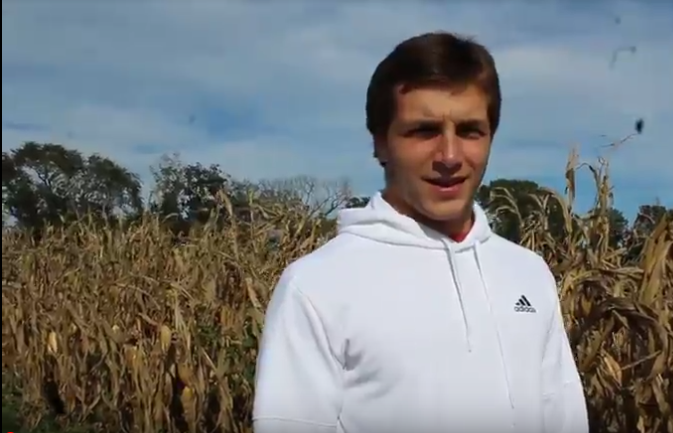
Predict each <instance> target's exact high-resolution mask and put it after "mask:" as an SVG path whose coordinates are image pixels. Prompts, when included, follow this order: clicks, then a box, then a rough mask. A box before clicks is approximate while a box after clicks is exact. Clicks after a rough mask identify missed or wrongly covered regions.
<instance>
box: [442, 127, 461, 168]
mask: <svg viewBox="0 0 673 433" xmlns="http://www.w3.org/2000/svg"><path fill="white" fill-rule="evenodd" d="M438 141H439V143H438V146H439V148H438V155H437V156H438V157H439V160H440V162H442V163H443V164H445V165H446V166H448V167H451V166H454V165H457V164H461V163H462V161H463V149H462V146H461V141H460V137H458V136H457V135H456V133H455V131H453V130H452V129H449V128H446V129H445V130H444V132H443V134H442V136H441V137H440V140H438Z"/></svg>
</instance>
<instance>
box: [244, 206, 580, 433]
mask: <svg viewBox="0 0 673 433" xmlns="http://www.w3.org/2000/svg"><path fill="white" fill-rule="evenodd" d="M474 212H475V216H476V221H475V225H474V227H473V229H472V230H471V232H470V233H469V235H468V236H467V238H466V239H465V240H464V241H462V242H458V243H456V242H453V241H451V240H449V239H448V238H446V237H444V236H442V235H440V234H438V233H436V232H433V231H432V230H430V229H428V228H425V227H423V226H421V225H420V224H418V223H417V222H415V221H414V220H412V219H411V218H408V217H405V216H403V215H401V214H399V213H398V212H397V211H395V210H394V209H393V208H392V207H391V206H390V205H389V204H388V203H387V202H386V201H385V200H383V198H382V197H381V195H380V194H377V195H375V196H374V197H373V198H372V200H371V201H370V203H369V204H368V206H366V207H365V208H361V209H348V210H344V211H342V212H341V213H340V214H339V234H338V235H337V236H336V237H335V238H334V239H332V240H331V241H329V242H328V243H327V244H325V245H324V246H322V247H321V248H319V249H317V250H315V251H314V252H312V253H311V254H308V255H307V256H304V257H303V258H301V259H299V260H297V261H296V262H294V263H292V264H291V265H290V266H289V267H288V268H287V269H286V270H285V272H284V273H283V275H282V277H281V279H280V281H279V282H278V284H277V286H276V288H275V291H274V293H273V295H272V299H271V302H270V304H269V307H268V310H267V313H266V322H265V326H264V332H263V337H262V340H261V342H260V348H259V356H258V360H257V376H256V392H255V402H254V410H253V412H254V413H253V421H254V431H255V432H256V433H281V432H282V433H296V432H298V433H302V432H303V433H314V432H315V433H412V432H419V433H435V432H436V433H440V432H444V433H448V432H456V433H472V432H475V433H477V432H491V431H492V432H496V431H497V432H505V431H509V432H521V433H586V432H588V421H587V411H586V403H585V398H584V393H583V390H582V384H581V381H580V378H579V375H578V372H577V368H576V365H575V362H574V360H573V356H572V353H571V350H570V346H569V343H568V339H567V335H566V332H565V330H564V327H563V322H562V319H561V314H560V308H559V301H558V294H557V290H556V283H555V281H554V277H553V275H552V274H551V272H550V270H549V268H548V266H547V265H546V264H545V262H544V261H543V259H542V258H541V257H539V256H538V255H536V254H535V253H533V252H531V251H530V250H527V249H525V248H523V247H521V246H518V245H516V244H514V243H512V242H509V241H507V240H505V239H503V238H501V237H499V236H497V235H496V234H494V233H493V232H492V231H491V230H490V228H489V224H488V220H487V217H486V215H485V214H484V211H483V210H482V209H481V208H480V207H479V206H478V205H475V206H474Z"/></svg>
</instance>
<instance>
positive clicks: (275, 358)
mask: <svg viewBox="0 0 673 433" xmlns="http://www.w3.org/2000/svg"><path fill="white" fill-rule="evenodd" d="M342 371H343V370H342V367H341V364H340V362H339V361H338V359H337V357H336V356H335V355H334V353H333V351H332V349H331V346H330V342H329V340H328V332H327V331H326V329H325V326H324V323H323V321H322V320H321V318H320V316H319V315H318V313H317V311H316V310H315V308H314V307H313V305H312V304H311V302H310V301H309V300H308V299H307V298H306V296H305V295H304V294H303V293H302V292H301V291H300V290H299V289H298V288H297V287H295V286H294V285H293V284H292V282H291V280H290V278H289V277H288V276H287V272H286V275H283V276H282V277H281V279H280V281H279V282H278V285H277V286H276V288H275V290H274V292H273V295H272V297H271V301H270V303H269V307H268V309H267V312H266V318H265V324H264V330H263V334H262V339H261V342H260V346H259V354H258V358H257V371H256V383H255V399H254V407H253V431H254V432H255V433H286V432H287V433H295V432H297V433H334V432H336V425H337V418H338V416H339V411H340V404H341V384H342V381H341V373H342Z"/></svg>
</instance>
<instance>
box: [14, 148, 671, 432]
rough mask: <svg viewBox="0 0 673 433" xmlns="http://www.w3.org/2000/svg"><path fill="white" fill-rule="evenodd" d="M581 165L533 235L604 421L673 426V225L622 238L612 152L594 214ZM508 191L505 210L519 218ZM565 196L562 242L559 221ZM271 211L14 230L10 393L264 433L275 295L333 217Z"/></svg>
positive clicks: (72, 410)
mask: <svg viewBox="0 0 673 433" xmlns="http://www.w3.org/2000/svg"><path fill="white" fill-rule="evenodd" d="M579 167H580V164H579V163H578V157H577V155H576V154H575V153H573V154H572V155H571V157H570V158H569V162H568V168H567V171H566V182H567V191H566V192H565V193H564V194H559V193H556V192H552V191H550V194H549V195H546V196H544V197H539V198H538V199H537V205H538V206H537V207H538V208H537V210H536V213H535V215H534V217H532V218H531V217H528V218H523V217H522V218H521V221H520V223H521V225H522V228H523V232H524V233H525V236H524V239H523V241H522V242H523V244H524V245H525V246H527V247H529V248H531V249H533V250H535V251H537V252H539V253H540V254H542V255H543V256H544V257H545V258H546V259H547V261H548V263H549V264H550V266H551V267H552V270H553V271H554V274H555V275H556V277H557V280H558V284H559V291H560V296H561V300H562V305H563V309H564V313H565V318H566V324H567V328H568V331H569V335H570V339H571V342H572V345H573V348H574V350H575V354H576V357H577V361H578V364H579V367H580V371H581V374H582V377H583V382H584V386H585V390H586V394H587V398H588V402H589V412H590V423H591V431H592V432H596V433H608V432H619V433H622V432H623V433H627V432H628V433H631V432H642V433H645V432H647V433H673V415H672V412H671V411H672V405H673V403H672V402H673V349H672V347H671V346H672V343H673V330H672V328H673V323H672V322H673V259H672V258H673V252H672V251H673V248H672V245H673V221H671V220H670V218H669V220H666V218H664V220H662V221H660V222H659V224H658V225H657V227H656V229H655V230H654V231H653V232H652V233H650V234H648V235H647V236H645V235H641V234H638V233H633V234H632V235H631V237H630V238H629V239H628V240H627V241H626V242H627V245H625V246H620V247H619V248H617V247H611V246H610V245H609V244H608V242H607V237H608V230H609V221H608V219H607V216H606V214H605V212H604V211H605V209H607V208H608V207H609V206H610V205H611V189H610V182H609V175H608V167H607V164H605V163H603V164H599V165H596V166H590V167H589V170H591V173H593V175H594V179H595V186H596V206H595V208H594V209H593V210H592V211H591V212H589V213H587V214H583V215H577V214H576V213H575V212H574V208H573V203H574V197H575V194H576V186H575V175H576V170H578V169H579ZM498 194H501V196H502V198H504V200H501V201H502V202H503V203H505V204H504V205H503V206H501V208H500V209H497V213H500V212H510V213H514V214H517V213H518V209H517V208H516V205H515V203H514V202H513V200H510V201H509V202H508V200H507V197H508V195H507V192H506V191H500V192H498ZM508 203H509V204H508ZM222 205H223V207H224V208H225V210H226V208H227V200H226V197H224V198H223V204H222ZM251 206H255V203H251ZM559 208H560V210H561V211H562V212H563V215H564V224H565V228H564V230H565V236H563V237H562V238H560V239H559V238H558V237H557V238H553V237H551V235H550V230H549V229H548V222H549V215H550V212H552V210H554V209H556V210H558V209H559ZM261 210H262V211H263V214H264V215H265V218H263V219H262V220H259V221H256V220H253V221H251V222H250V221H247V222H245V223H243V222H238V223H237V222H236V221H235V220H232V221H231V222H230V223H229V224H228V225H227V226H226V228H225V229H222V227H221V226H216V225H214V224H206V225H204V226H200V227H198V228H196V229H195V230H194V232H193V233H191V235H190V236H189V237H187V238H184V239H180V240H179V241H178V242H176V239H175V237H174V236H173V234H172V233H171V232H169V231H168V230H167V229H166V228H165V226H164V225H162V223H161V221H159V220H158V219H157V218H155V217H147V218H145V219H143V220H142V221H139V222H137V223H135V224H133V225H132V226H131V227H130V228H127V229H125V230H119V229H116V228H114V227H108V228H100V227H94V226H93V225H92V224H91V223H90V222H88V221H86V220H85V219H83V220H82V221H80V222H78V223H76V224H73V225H69V226H67V227H60V228H51V229H49V231H48V232H47V235H46V236H45V237H43V239H42V240H41V242H40V243H35V242H34V241H33V240H32V238H31V237H30V236H28V235H27V234H23V233H9V234H3V239H2V280H3V288H2V306H3V308H2V364H3V389H4V386H5V384H9V385H11V386H12V387H13V388H14V389H16V390H17V393H18V394H19V395H20V402H21V405H20V406H21V407H20V412H21V414H22V415H23V416H24V419H25V420H26V422H27V423H30V424H31V425H36V424H37V423H38V422H39V421H40V420H41V419H42V418H43V417H46V416H55V417H56V419H57V420H58V422H59V423H61V424H63V425H80V424H86V425H88V426H91V427H92V429H93V430H94V431H97V430H98V431H106V432H111V431H123V432H134V433H156V432H189V433H195V432H220V433H224V432H239V433H243V432H250V431H251V423H250V418H249V417H250V412H251V405H252V398H253V392H254V390H253V377H254V363H255V359H256V349H257V341H258V338H259V335H260V330H261V328H262V326H263V317H264V316H263V315H264V309H265V305H266V303H267V301H268V299H269V296H270V291H271V290H272V288H273V286H274V284H275V282H276V280H277V278H278V277H279V275H280V273H281V271H282V270H283V269H284V268H285V267H286V266H287V265H288V264H289V263H290V262H291V261H293V260H294V259H296V258H298V257H299V256H301V255H304V254H306V253H308V252H310V251H312V250H313V249H315V248H317V247H318V246H320V245H321V243H323V242H324V239H323V238H322V236H320V234H321V233H324V226H321V224H323V225H324V224H325V223H324V221H325V220H324V219H315V218H314V217H310V216H308V215H307V214H306V213H304V212H300V211H297V210H295V208H291V207H288V206H285V205H283V203H276V204H273V205H270V204H268V203H266V204H264V209H261ZM272 231H273V233H275V234H276V235H277V237H276V242H275V244H274V246H273V248H270V246H269V236H268V234H269V233H271V232H272ZM634 251H636V253H633V252H634ZM383 301H385V300H382V302H383ZM9 385H8V386H9Z"/></svg>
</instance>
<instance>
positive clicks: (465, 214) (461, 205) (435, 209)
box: [422, 198, 472, 224]
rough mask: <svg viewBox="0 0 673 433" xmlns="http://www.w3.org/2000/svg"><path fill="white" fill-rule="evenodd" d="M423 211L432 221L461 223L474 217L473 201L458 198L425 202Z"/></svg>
mask: <svg viewBox="0 0 673 433" xmlns="http://www.w3.org/2000/svg"><path fill="white" fill-rule="evenodd" d="M422 213H423V215H424V216H425V217H426V218H428V219H429V220H432V221H436V222H442V223H452V224H454V223H455V224H460V223H461V222H464V221H466V220H468V219H470V218H471V217H472V202H471V201H470V200H467V199H463V198H457V199H454V200H447V201H442V202H429V203H424V205H423V209H422Z"/></svg>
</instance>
